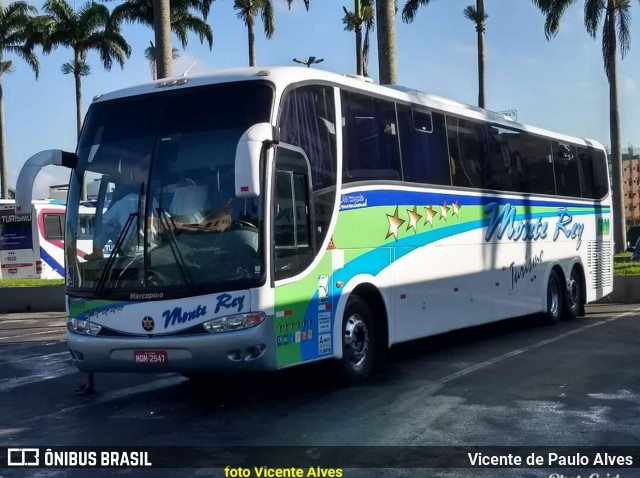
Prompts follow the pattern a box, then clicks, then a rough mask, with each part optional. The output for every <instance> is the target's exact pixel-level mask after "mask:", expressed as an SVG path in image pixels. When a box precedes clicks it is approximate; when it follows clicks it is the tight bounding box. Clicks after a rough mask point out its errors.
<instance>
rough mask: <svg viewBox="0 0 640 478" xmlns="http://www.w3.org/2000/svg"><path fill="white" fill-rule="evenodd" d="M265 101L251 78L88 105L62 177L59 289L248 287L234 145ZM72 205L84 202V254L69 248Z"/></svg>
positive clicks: (257, 263) (253, 251)
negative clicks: (65, 191)
mask: <svg viewBox="0 0 640 478" xmlns="http://www.w3.org/2000/svg"><path fill="white" fill-rule="evenodd" d="M272 101H273V92H272V89H271V87H270V86H269V85H268V84H267V83H262V82H255V81H254V82H243V83H233V84H221V85H212V86H206V87H195V88H185V89H176V90H173V91H171V90H169V91H166V92H158V93H154V94H148V95H143V96H134V97H128V98H124V99H117V100H111V101H105V102H102V103H96V104H94V105H93V106H92V107H91V108H90V110H89V112H88V114H87V118H86V121H85V125H84V129H83V133H82V136H81V138H80V142H79V146H78V158H79V161H78V165H77V167H76V168H75V169H74V171H73V172H72V178H71V183H70V190H69V204H68V211H67V213H68V220H67V236H66V237H67V240H66V243H65V247H66V254H67V264H68V269H69V270H68V273H67V287H69V288H72V289H77V290H82V291H84V292H86V293H88V292H89V291H95V293H96V294H97V295H99V296H104V295H106V294H109V293H113V294H118V293H120V294H122V293H123V292H127V293H129V292H131V294H132V295H135V291H136V290H137V289H140V291H148V290H149V289H150V288H153V289H160V290H162V289H167V290H172V291H174V292H175V293H178V294H180V291H183V292H184V293H185V294H187V293H188V291H192V290H193V289H194V288H195V289H198V290H206V291H213V290H232V289H238V288H244V287H250V286H252V285H255V282H256V281H258V280H259V279H260V278H261V277H262V275H263V272H264V270H263V269H264V267H263V257H262V256H263V254H262V250H261V248H262V240H261V231H262V228H263V224H262V215H263V213H262V201H261V198H250V199H245V198H241V199H240V198H236V197H235V179H234V178H235V172H234V162H235V150H236V145H237V143H238V140H239V139H240V136H241V135H242V133H244V131H246V130H247V129H248V128H249V127H250V126H252V125H253V124H255V123H260V122H266V121H269V117H270V111H271V107H272ZM82 200H90V201H94V202H95V204H96V214H95V217H94V218H93V224H92V230H93V252H91V253H90V254H87V255H85V256H84V257H82V255H80V254H77V253H76V248H75V243H76V242H77V241H78V240H80V239H81V238H82V237H83V234H84V233H85V232H84V231H85V229H86V224H84V222H86V220H85V219H84V218H83V217H82V216H81V215H80V214H79V204H80V203H81V202H82ZM70 239H71V240H70ZM138 293H140V292H138ZM147 296H148V294H147V295H145V297H147Z"/></svg>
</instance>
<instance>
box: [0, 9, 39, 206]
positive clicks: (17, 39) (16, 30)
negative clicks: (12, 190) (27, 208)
mask: <svg viewBox="0 0 640 478" xmlns="http://www.w3.org/2000/svg"><path fill="white" fill-rule="evenodd" d="M37 13H38V10H37V9H36V8H35V7H34V6H32V5H29V4H28V3H26V2H14V3H10V4H9V5H7V6H6V7H5V6H4V5H3V4H2V3H0V182H1V184H2V190H1V191H0V198H2V199H8V198H9V182H8V181H9V180H8V176H9V174H8V171H7V143H6V134H5V131H4V101H3V100H4V88H3V86H2V77H3V75H4V74H7V73H11V72H12V71H13V62H12V61H11V60H5V59H4V55H5V54H7V53H8V54H11V55H16V56H18V57H20V58H22V59H23V60H24V61H25V62H26V63H27V65H29V66H30V67H31V69H32V70H33V71H34V73H35V75H36V79H38V73H39V63H38V58H37V57H36V55H35V54H34V53H33V47H32V45H31V44H30V42H29V41H28V40H29V39H30V38H29V37H30V36H32V32H31V28H32V26H33V15H35V14H37Z"/></svg>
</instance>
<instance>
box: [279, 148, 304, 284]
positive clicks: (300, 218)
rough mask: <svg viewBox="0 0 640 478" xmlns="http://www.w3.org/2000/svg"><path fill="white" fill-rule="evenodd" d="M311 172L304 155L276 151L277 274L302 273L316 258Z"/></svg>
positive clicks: (281, 276)
mask: <svg viewBox="0 0 640 478" xmlns="http://www.w3.org/2000/svg"><path fill="white" fill-rule="evenodd" d="M308 178H309V173H308V165H307V162H306V159H305V158H304V156H303V155H302V154H301V153H299V152H297V151H293V150H291V149H288V148H285V147H279V148H278V150H277V152H276V172H275V195H274V196H275V197H274V209H275V210H274V213H273V229H274V242H275V250H274V259H275V260H274V277H275V279H276V280H277V279H284V278H287V277H292V276H294V275H296V274H298V273H299V272H302V271H303V270H304V269H305V268H306V267H307V266H308V265H309V264H310V263H311V261H312V260H313V257H314V250H313V247H312V246H313V244H312V236H311V223H312V220H311V219H312V218H311V217H310V210H309V179H308Z"/></svg>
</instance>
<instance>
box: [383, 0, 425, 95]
mask: <svg viewBox="0 0 640 478" xmlns="http://www.w3.org/2000/svg"><path fill="white" fill-rule="evenodd" d="M427 1H428V0H427ZM396 10H397V0H376V23H377V27H378V69H379V72H380V84H381V85H392V84H394V83H397V81H398V76H397V73H396V71H397V67H396Z"/></svg>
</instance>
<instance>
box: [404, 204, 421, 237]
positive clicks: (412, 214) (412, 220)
mask: <svg viewBox="0 0 640 478" xmlns="http://www.w3.org/2000/svg"><path fill="white" fill-rule="evenodd" d="M407 213H408V214H409V224H407V231H408V230H409V229H413V232H414V233H417V232H418V221H419V220H420V219H422V216H421V215H420V214H418V207H417V206H413V211H412V210H411V209H407Z"/></svg>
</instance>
